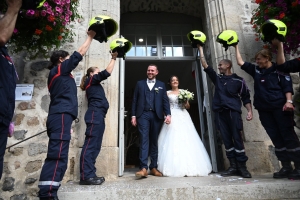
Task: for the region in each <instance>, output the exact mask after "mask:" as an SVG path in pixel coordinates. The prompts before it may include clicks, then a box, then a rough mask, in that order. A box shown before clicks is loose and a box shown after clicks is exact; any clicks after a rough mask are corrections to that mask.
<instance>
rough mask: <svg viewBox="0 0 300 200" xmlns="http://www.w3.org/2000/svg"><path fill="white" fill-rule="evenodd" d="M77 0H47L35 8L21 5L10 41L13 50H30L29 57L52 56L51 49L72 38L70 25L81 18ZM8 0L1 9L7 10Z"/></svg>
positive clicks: (28, 51)
mask: <svg viewBox="0 0 300 200" xmlns="http://www.w3.org/2000/svg"><path fill="white" fill-rule="evenodd" d="M78 4H79V2H78V0H46V1H45V2H44V3H43V5H42V6H41V7H39V8H37V9H35V10H25V9H21V10H20V12H19V15H18V18H17V22H16V26H15V30H14V33H13V35H12V37H11V39H10V41H9V45H10V50H11V51H12V52H13V53H18V52H22V51H26V52H27V56H28V58H30V59H34V58H36V57H37V56H43V57H49V52H50V51H52V50H54V49H57V48H59V47H60V46H61V45H62V44H64V43H65V42H71V41H72V37H73V36H74V33H73V32H72V30H71V29H70V28H68V25H69V24H70V22H72V21H75V20H76V19H79V18H80V17H81V16H80V15H79V14H78V10H77V8H78ZM6 10H7V5H6V4H5V1H3V2H1V3H0V12H1V13H5V12H6Z"/></svg>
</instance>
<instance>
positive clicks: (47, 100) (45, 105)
mask: <svg viewBox="0 0 300 200" xmlns="http://www.w3.org/2000/svg"><path fill="white" fill-rule="evenodd" d="M49 105H50V96H49V95H44V96H43V97H42V102H41V107H42V109H43V110H44V111H45V112H47V113H48V112H49Z"/></svg>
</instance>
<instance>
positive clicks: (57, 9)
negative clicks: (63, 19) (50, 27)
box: [55, 6, 63, 13]
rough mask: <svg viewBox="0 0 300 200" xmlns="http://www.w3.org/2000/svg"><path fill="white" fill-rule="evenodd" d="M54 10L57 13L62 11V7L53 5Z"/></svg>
mask: <svg viewBox="0 0 300 200" xmlns="http://www.w3.org/2000/svg"><path fill="white" fill-rule="evenodd" d="M55 10H56V11H57V12H59V13H62V12H63V9H61V8H60V7H58V6H56V7H55Z"/></svg>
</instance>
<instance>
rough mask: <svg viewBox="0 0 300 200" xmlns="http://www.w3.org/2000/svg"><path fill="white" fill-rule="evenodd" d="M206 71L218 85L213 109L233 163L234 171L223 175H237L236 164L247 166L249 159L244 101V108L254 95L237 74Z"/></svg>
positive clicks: (229, 157)
mask: <svg viewBox="0 0 300 200" xmlns="http://www.w3.org/2000/svg"><path fill="white" fill-rule="evenodd" d="M204 71H205V72H206V73H207V74H208V76H209V77H210V79H211V81H212V82H213V83H214V85H215V93H214V98H213V104H212V109H213V111H214V112H215V124H216V128H217V129H218V130H219V131H220V133H221V137H222V140H223V143H224V146H225V150H226V156H227V158H228V159H229V161H230V168H229V169H228V170H231V172H230V173H229V174H225V172H224V174H222V175H223V176H225V175H234V174H235V173H236V168H237V167H236V162H235V161H237V164H238V165H239V163H240V164H241V165H245V163H246V161H247V160H248V157H247V156H246V154H245V148H244V142H243V138H242V135H241V131H242V130H243V121H242V118H241V113H242V110H241V106H242V102H243V105H244V106H245V105H246V104H249V103H251V100H250V93H249V90H248V88H247V86H246V84H245V81H244V79H243V78H241V77H239V76H238V75H236V74H232V75H229V76H226V75H221V74H217V73H216V72H215V70H214V69H213V68H212V67H210V66H208V67H207V68H205V69H204ZM241 101H242V102H241ZM243 167H245V166H243ZM233 169H234V170H233ZM250 176H251V175H250Z"/></svg>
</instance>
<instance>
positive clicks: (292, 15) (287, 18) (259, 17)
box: [251, 0, 300, 55]
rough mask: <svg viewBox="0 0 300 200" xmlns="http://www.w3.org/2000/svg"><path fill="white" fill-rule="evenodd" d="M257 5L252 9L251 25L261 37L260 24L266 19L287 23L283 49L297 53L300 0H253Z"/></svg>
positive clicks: (299, 42) (290, 52)
mask: <svg viewBox="0 0 300 200" xmlns="http://www.w3.org/2000/svg"><path fill="white" fill-rule="evenodd" d="M255 3H257V4H258V7H257V8H256V9H254V10H253V16H252V19H251V24H252V25H253V26H252V27H253V28H254V30H255V32H256V33H257V36H258V37H257V38H256V40H257V41H258V40H259V38H261V31H260V28H261V25H262V24H263V23H264V22H265V21H266V20H268V19H277V20H281V21H282V22H284V23H285V24H286V25H287V34H286V37H285V42H284V50H285V53H287V54H292V55H294V54H299V53H300V50H299V47H300V35H299V30H300V17H299V16H300V0H255Z"/></svg>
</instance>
